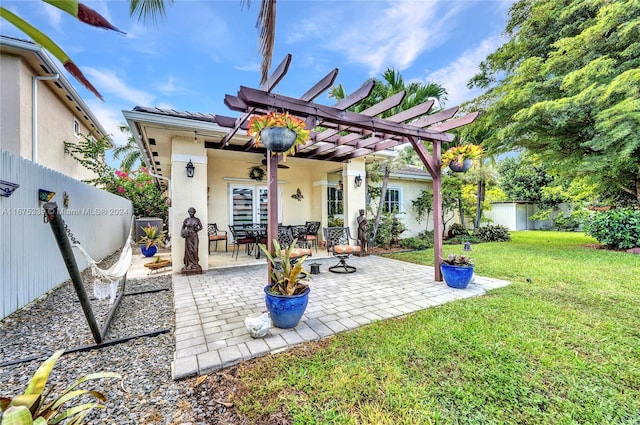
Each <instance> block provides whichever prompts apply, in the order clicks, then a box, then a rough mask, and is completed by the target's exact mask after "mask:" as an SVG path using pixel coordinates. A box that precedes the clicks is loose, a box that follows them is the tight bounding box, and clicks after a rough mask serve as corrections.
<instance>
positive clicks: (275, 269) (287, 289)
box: [260, 240, 311, 329]
mask: <svg viewBox="0 0 640 425" xmlns="http://www.w3.org/2000/svg"><path fill="white" fill-rule="evenodd" d="M296 242H297V241H296V240H294V241H293V243H291V245H290V246H289V247H288V248H281V247H280V244H279V243H278V241H276V240H274V241H273V248H274V253H273V255H271V253H270V252H269V251H268V250H267V248H266V246H264V245H263V244H260V249H261V250H262V252H264V254H265V255H266V256H267V259H268V260H269V262H270V263H271V266H272V270H271V282H272V283H271V284H270V285H267V286H266V287H265V288H264V293H265V303H266V305H267V310H268V311H269V314H270V315H271V321H272V322H273V325H274V326H275V327H277V328H282V329H289V328H293V327H295V326H296V325H297V324H298V322H299V321H300V319H301V318H302V315H303V314H304V311H305V309H306V308H307V303H308V302H309V292H310V291H311V289H309V286H308V285H307V284H305V283H304V282H305V281H308V280H309V279H310V277H309V273H307V272H306V271H305V270H304V268H303V265H304V262H305V260H306V259H307V256H306V255H305V256H303V257H300V258H298V259H297V260H293V261H292V258H291V256H292V252H293V251H294V250H295V246H296Z"/></svg>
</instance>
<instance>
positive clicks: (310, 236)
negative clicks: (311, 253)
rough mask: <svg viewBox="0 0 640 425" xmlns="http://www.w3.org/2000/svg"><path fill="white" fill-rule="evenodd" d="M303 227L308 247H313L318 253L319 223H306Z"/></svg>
mask: <svg viewBox="0 0 640 425" xmlns="http://www.w3.org/2000/svg"><path fill="white" fill-rule="evenodd" d="M304 225H305V227H306V228H307V237H306V241H307V243H308V244H309V247H313V246H314V245H315V247H316V252H318V239H319V238H318V231H319V230H320V222H319V221H307V222H305V223H304Z"/></svg>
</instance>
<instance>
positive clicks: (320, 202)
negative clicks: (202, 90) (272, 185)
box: [123, 106, 433, 270]
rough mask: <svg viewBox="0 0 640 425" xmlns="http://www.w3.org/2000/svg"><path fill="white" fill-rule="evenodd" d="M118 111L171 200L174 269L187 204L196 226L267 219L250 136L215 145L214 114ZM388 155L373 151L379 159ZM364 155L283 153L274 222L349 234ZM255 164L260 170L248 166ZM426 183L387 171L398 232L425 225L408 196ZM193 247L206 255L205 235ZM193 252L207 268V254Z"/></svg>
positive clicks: (260, 159) (360, 203)
mask: <svg viewBox="0 0 640 425" xmlns="http://www.w3.org/2000/svg"><path fill="white" fill-rule="evenodd" d="M123 115H124V117H125V119H126V121H127V124H128V126H129V128H130V129H131V130H132V134H133V135H134V137H135V138H136V140H137V142H138V144H139V146H140V149H141V151H142V152H143V155H144V157H145V160H146V161H147V163H148V164H150V169H151V170H152V173H153V174H155V175H157V176H160V177H159V183H160V184H162V185H163V186H164V187H166V188H167V190H168V192H169V197H170V198H171V204H172V205H173V207H171V208H170V210H169V223H170V224H169V227H170V234H171V237H172V247H173V248H174V249H173V250H172V255H173V258H172V261H173V264H174V270H179V268H180V267H181V265H182V264H183V262H182V253H183V247H182V246H180V245H179V243H180V239H181V238H180V228H181V226H182V221H183V220H184V219H185V218H186V217H187V208H188V207H190V206H193V207H194V208H195V209H196V216H197V217H199V218H200V220H201V221H202V222H203V224H205V223H216V224H217V225H218V228H220V229H223V230H228V226H229V225H233V224H238V223H246V222H249V223H251V222H253V223H257V222H265V221H266V217H267V179H266V172H265V171H264V170H265V167H264V164H265V163H266V158H265V154H264V153H262V152H260V151H258V150H256V149H254V148H253V147H251V146H249V145H251V138H250V137H249V136H247V135H246V131H245V130H240V131H238V133H237V134H236V135H235V136H234V137H233V138H232V139H231V140H230V142H229V145H228V146H226V148H223V149H221V148H220V143H221V140H222V139H223V138H224V137H225V135H227V133H228V132H229V129H228V128H226V127H221V126H220V125H219V124H218V122H217V121H216V119H217V118H218V119H220V117H216V116H215V115H211V114H202V113H191V112H184V111H175V110H167V109H158V108H152V107H141V106H138V107H135V108H133V109H132V110H130V111H123ZM389 154H390V153H388V152H377V153H376V155H377V156H378V157H381V156H385V155H389ZM371 160H372V157H369V158H366V157H364V158H356V159H353V160H350V161H345V162H333V161H327V160H323V159H322V158H313V157H310V158H303V157H302V156H299V155H296V156H289V157H287V159H286V162H281V163H280V165H279V170H278V206H279V208H278V222H279V223H284V224H304V223H305V221H320V222H321V228H322V227H326V226H327V222H328V220H329V218H331V217H341V218H343V219H344V221H345V225H347V226H350V227H351V234H352V236H354V237H355V235H356V234H357V232H356V218H357V216H358V210H359V209H361V208H366V205H367V194H366V188H365V184H363V183H360V184H357V183H356V179H357V178H358V179H359V180H360V182H363V181H364V179H365V178H366V172H365V163H366V162H367V161H371ZM189 163H191V164H193V166H194V167H195V168H194V172H193V177H187V172H186V165H187V164H189ZM255 167H258V169H259V170H262V171H257V172H256V171H254V169H255ZM252 177H253V178H252ZM258 177H261V178H258ZM431 183H432V182H431V177H430V176H429V174H428V173H426V172H425V171H423V170H421V169H420V168H417V167H412V168H408V169H406V170H403V171H401V172H397V173H394V174H392V175H391V178H390V181H389V186H388V189H389V190H388V193H389V195H388V197H387V203H388V205H389V208H391V209H397V210H398V211H400V212H401V213H406V214H400V215H399V217H400V219H401V220H402V221H403V222H404V223H405V225H406V226H407V228H408V230H407V232H406V233H403V235H402V236H403V237H407V236H414V235H416V234H417V233H418V232H420V231H423V230H424V229H425V228H426V223H424V222H422V223H417V221H416V220H415V217H414V214H413V212H412V204H411V201H412V200H413V199H415V198H416V197H418V196H419V195H420V192H421V191H422V190H424V189H431ZM178 206H181V209H177V207H178ZM431 219H432V218H431ZM429 228H433V225H432V224H431V225H430V227H429ZM229 238H230V239H231V234H229ZM199 251H200V252H207V245H206V238H203V237H200V247H199ZM200 257H201V258H200V263H201V266H202V268H203V269H205V270H206V268H207V264H206V262H207V259H206V256H200ZM203 257H204V258H203Z"/></svg>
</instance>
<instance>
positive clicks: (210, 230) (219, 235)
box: [207, 223, 229, 255]
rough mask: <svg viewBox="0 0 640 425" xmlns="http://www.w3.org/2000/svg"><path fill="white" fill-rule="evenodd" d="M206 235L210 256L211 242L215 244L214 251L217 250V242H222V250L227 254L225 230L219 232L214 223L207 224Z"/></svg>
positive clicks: (227, 246)
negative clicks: (207, 236)
mask: <svg viewBox="0 0 640 425" xmlns="http://www.w3.org/2000/svg"><path fill="white" fill-rule="evenodd" d="M207 234H208V235H209V255H211V242H215V243H216V249H215V250H216V251H217V250H218V241H224V248H225V251H226V252H229V245H228V244H227V240H228V238H227V232H226V231H225V230H219V229H218V225H217V224H216V223H209V224H207Z"/></svg>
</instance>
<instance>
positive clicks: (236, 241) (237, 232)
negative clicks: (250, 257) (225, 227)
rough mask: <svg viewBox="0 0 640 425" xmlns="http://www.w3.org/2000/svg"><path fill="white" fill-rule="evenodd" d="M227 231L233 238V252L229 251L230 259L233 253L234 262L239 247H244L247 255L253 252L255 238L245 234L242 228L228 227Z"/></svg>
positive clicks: (247, 233)
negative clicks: (234, 255)
mask: <svg viewBox="0 0 640 425" xmlns="http://www.w3.org/2000/svg"><path fill="white" fill-rule="evenodd" d="M229 230H230V231H231V235H232V236H233V250H232V251H231V257H233V253H234V252H235V254H236V260H237V259H238V253H239V252H240V245H244V250H245V252H246V253H247V254H251V252H252V251H253V245H254V244H255V243H256V238H255V236H253V235H251V234H250V233H249V232H247V231H246V230H245V229H244V228H243V226H233V225H229Z"/></svg>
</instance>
